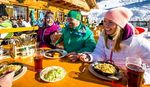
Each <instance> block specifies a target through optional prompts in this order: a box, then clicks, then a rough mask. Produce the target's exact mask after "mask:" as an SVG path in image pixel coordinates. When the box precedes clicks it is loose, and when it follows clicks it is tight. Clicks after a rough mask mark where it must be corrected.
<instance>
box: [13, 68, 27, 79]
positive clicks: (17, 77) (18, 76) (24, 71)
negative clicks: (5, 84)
mask: <svg viewBox="0 0 150 87" xmlns="http://www.w3.org/2000/svg"><path fill="white" fill-rule="evenodd" d="M26 72H27V67H26V66H23V70H22V71H21V72H20V73H19V74H18V75H16V76H15V77H14V78H13V81H16V80H18V79H19V78H21V77H22V76H23V75H24V74H25V73H26Z"/></svg>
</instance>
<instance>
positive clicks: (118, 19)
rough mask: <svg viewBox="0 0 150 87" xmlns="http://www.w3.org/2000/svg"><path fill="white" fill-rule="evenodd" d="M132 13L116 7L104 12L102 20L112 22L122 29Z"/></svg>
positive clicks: (126, 9)
mask: <svg viewBox="0 0 150 87" xmlns="http://www.w3.org/2000/svg"><path fill="white" fill-rule="evenodd" d="M132 15H133V13H132V11H131V10H129V9H128V8H125V7H117V8H113V9H111V10H109V11H108V12H106V14H105V16H104V18H107V19H109V20H112V21H113V22H114V23H116V24H117V25H119V26H120V27H121V28H124V27H125V25H126V24H127V23H128V21H129V20H130V18H131V17H132Z"/></svg>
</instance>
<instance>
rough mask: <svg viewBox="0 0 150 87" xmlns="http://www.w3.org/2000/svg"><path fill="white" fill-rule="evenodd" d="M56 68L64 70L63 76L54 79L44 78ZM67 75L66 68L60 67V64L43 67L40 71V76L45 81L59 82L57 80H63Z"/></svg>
mask: <svg viewBox="0 0 150 87" xmlns="http://www.w3.org/2000/svg"><path fill="white" fill-rule="evenodd" d="M55 69H60V70H62V73H61V75H62V76H61V77H57V78H55V79H53V80H48V79H45V78H44V75H45V74H47V73H48V72H49V71H52V70H55ZM65 76H66V71H65V69H64V68H62V67H60V66H51V67H46V68H45V69H43V70H42V71H41V72H40V78H41V79H42V80H43V81H45V82H57V81H60V80H62V79H63V78H64V77H65Z"/></svg>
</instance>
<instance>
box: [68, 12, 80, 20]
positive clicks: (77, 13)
mask: <svg viewBox="0 0 150 87" xmlns="http://www.w3.org/2000/svg"><path fill="white" fill-rule="evenodd" d="M67 17H71V18H74V19H77V20H79V21H81V17H82V15H81V13H80V12H79V11H75V10H71V11H69V13H68V15H67Z"/></svg>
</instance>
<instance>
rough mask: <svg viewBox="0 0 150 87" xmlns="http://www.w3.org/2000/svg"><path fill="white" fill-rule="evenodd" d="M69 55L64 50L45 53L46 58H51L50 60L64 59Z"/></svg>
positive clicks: (52, 50)
mask: <svg viewBox="0 0 150 87" xmlns="http://www.w3.org/2000/svg"><path fill="white" fill-rule="evenodd" d="M66 55H67V52H66V51H65V50H62V49H51V50H47V51H45V53H44V57H45V58H50V59H57V58H63V57H65V56H66Z"/></svg>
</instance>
